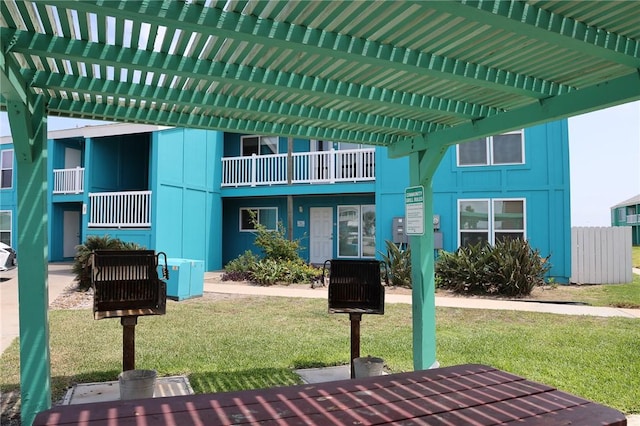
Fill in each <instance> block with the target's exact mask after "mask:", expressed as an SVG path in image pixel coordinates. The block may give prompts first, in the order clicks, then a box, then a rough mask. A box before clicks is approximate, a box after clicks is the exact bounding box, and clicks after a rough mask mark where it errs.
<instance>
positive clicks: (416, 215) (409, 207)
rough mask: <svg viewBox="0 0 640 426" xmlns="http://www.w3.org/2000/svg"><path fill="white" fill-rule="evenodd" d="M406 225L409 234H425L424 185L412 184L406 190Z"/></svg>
mask: <svg viewBox="0 0 640 426" xmlns="http://www.w3.org/2000/svg"><path fill="white" fill-rule="evenodd" d="M404 205H405V216H406V218H405V226H406V229H407V231H406V234H407V235H424V187H423V186H410V187H408V188H406V189H405V190H404Z"/></svg>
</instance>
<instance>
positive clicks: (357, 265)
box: [322, 259, 388, 379]
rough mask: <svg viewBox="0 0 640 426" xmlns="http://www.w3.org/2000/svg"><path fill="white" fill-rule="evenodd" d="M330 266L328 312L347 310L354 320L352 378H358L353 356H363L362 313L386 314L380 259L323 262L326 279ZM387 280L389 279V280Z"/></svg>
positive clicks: (323, 272)
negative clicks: (361, 346) (361, 339)
mask: <svg viewBox="0 0 640 426" xmlns="http://www.w3.org/2000/svg"><path fill="white" fill-rule="evenodd" d="M327 263H329V264H330V269H329V313H348V314H349V320H350V321H351V378H352V379H353V378H355V368H354V365H353V360H355V359H356V358H359V357H360V321H361V320H362V314H377V315H383V314H384V287H383V286H382V283H381V279H380V278H381V277H380V267H381V266H383V265H384V266H385V267H386V265H385V264H384V263H383V262H380V261H378V260H363V259H357V260H346V259H332V260H327V261H325V262H324V264H325V267H324V268H323V271H322V278H323V280H324V274H325V269H326V266H327ZM387 284H388V283H387Z"/></svg>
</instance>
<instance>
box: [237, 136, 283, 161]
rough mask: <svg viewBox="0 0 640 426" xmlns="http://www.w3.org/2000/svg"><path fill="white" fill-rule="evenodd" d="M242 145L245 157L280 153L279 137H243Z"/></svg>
mask: <svg viewBox="0 0 640 426" xmlns="http://www.w3.org/2000/svg"><path fill="white" fill-rule="evenodd" d="M240 145H241V147H240V151H241V153H242V156H243V157H250V156H252V155H254V154H255V155H270V154H277V153H278V137H277V136H241V137H240Z"/></svg>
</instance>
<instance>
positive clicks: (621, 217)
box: [618, 207, 627, 222]
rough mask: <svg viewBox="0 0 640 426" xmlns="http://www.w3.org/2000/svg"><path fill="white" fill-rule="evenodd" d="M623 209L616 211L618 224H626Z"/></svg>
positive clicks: (625, 214) (625, 215)
mask: <svg viewBox="0 0 640 426" xmlns="http://www.w3.org/2000/svg"><path fill="white" fill-rule="evenodd" d="M625 210H626V209H625V208H624V207H622V208H620V209H618V222H626V221H627V212H626V211H625Z"/></svg>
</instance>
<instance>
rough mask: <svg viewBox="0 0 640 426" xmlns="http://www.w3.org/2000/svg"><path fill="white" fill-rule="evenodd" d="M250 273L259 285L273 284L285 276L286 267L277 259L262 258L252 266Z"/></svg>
mask: <svg viewBox="0 0 640 426" xmlns="http://www.w3.org/2000/svg"><path fill="white" fill-rule="evenodd" d="M251 275H252V278H253V280H254V281H255V282H257V283H258V284H260V285H274V284H276V283H278V282H279V281H282V280H283V278H284V277H285V276H286V268H285V266H284V265H283V264H282V263H281V262H278V261H277V260H274V259H262V260H261V261H259V262H258V263H256V264H255V266H254V267H253V268H252V271H251Z"/></svg>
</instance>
